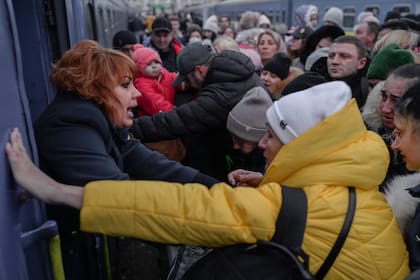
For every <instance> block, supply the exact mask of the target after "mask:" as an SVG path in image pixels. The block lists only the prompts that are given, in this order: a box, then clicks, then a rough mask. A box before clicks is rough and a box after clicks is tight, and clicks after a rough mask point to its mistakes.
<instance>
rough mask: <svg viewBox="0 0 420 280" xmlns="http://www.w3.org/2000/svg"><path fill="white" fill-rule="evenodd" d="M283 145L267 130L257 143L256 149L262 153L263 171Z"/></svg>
mask: <svg viewBox="0 0 420 280" xmlns="http://www.w3.org/2000/svg"><path fill="white" fill-rule="evenodd" d="M283 145H284V144H283V143H282V142H281V140H280V139H279V138H278V137H277V135H276V134H275V133H274V131H273V130H272V129H271V128H268V130H267V132H266V133H265V134H264V136H263V138H261V140H260V142H258V147H260V149H262V150H263V151H264V158H265V169H267V167H268V166H269V165H270V164H271V162H272V161H273V159H274V158H275V157H276V155H277V153H278V152H279V151H280V149H281V147H283Z"/></svg>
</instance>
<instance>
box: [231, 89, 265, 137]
mask: <svg viewBox="0 0 420 280" xmlns="http://www.w3.org/2000/svg"><path fill="white" fill-rule="evenodd" d="M272 104H273V101H272V100H271V97H270V94H269V93H268V92H267V91H266V90H265V89H264V88H262V87H254V88H252V89H250V90H249V91H247V93H245V95H244V97H242V99H241V101H239V102H238V104H236V105H235V107H233V109H232V110H231V111H230V113H229V115H228V118H227V122H226V127H227V130H228V131H229V132H230V133H232V134H234V135H235V136H238V137H240V138H241V139H243V140H246V141H250V142H258V141H260V139H261V138H262V137H263V136H264V134H265V133H266V132H267V125H266V123H267V119H266V112H267V109H268V108H269V107H270V106H271V105H272Z"/></svg>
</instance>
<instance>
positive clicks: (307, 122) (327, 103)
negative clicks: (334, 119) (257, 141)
mask: <svg viewBox="0 0 420 280" xmlns="http://www.w3.org/2000/svg"><path fill="white" fill-rule="evenodd" d="M350 99H351V89H350V88H349V86H348V85H347V84H346V83H345V82H342V81H333V82H328V83H323V84H320V85H316V86H313V87H311V88H308V89H306V90H302V91H298V92H295V93H292V94H289V95H286V96H284V97H282V98H280V99H279V100H277V101H276V102H274V104H273V105H272V106H271V107H270V108H269V109H268V110H267V120H268V123H269V125H270V127H271V129H272V130H273V131H274V133H275V134H276V135H277V136H278V137H279V139H280V140H281V142H283V144H287V143H289V142H290V141H292V140H293V139H295V138H296V137H298V136H299V135H301V134H302V133H304V132H306V131H307V130H309V129H310V128H312V127H314V126H316V125H317V124H319V123H320V122H321V121H323V120H324V119H325V118H327V117H328V116H330V115H332V114H334V113H336V112H338V111H340V110H341V109H342V108H343V107H344V106H345V105H346V104H347V102H349V100H350Z"/></svg>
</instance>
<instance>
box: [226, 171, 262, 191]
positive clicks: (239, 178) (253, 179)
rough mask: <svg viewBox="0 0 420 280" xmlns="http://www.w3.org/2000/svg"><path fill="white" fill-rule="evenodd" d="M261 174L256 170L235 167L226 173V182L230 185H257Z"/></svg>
mask: <svg viewBox="0 0 420 280" xmlns="http://www.w3.org/2000/svg"><path fill="white" fill-rule="evenodd" d="M262 178H263V174H262V173H260V172H256V171H249V170H244V169H237V170H234V171H232V172H230V173H229V174H228V182H229V184H231V185H232V186H247V187H254V188H256V187H258V186H259V184H260V183H261V180H262Z"/></svg>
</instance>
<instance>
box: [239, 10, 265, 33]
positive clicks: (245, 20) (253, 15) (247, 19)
mask: <svg viewBox="0 0 420 280" xmlns="http://www.w3.org/2000/svg"><path fill="white" fill-rule="evenodd" d="M259 19H260V13H258V12H253V11H246V12H244V13H243V14H241V18H240V19H239V28H240V30H245V29H251V28H255V27H257V26H258V21H259Z"/></svg>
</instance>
